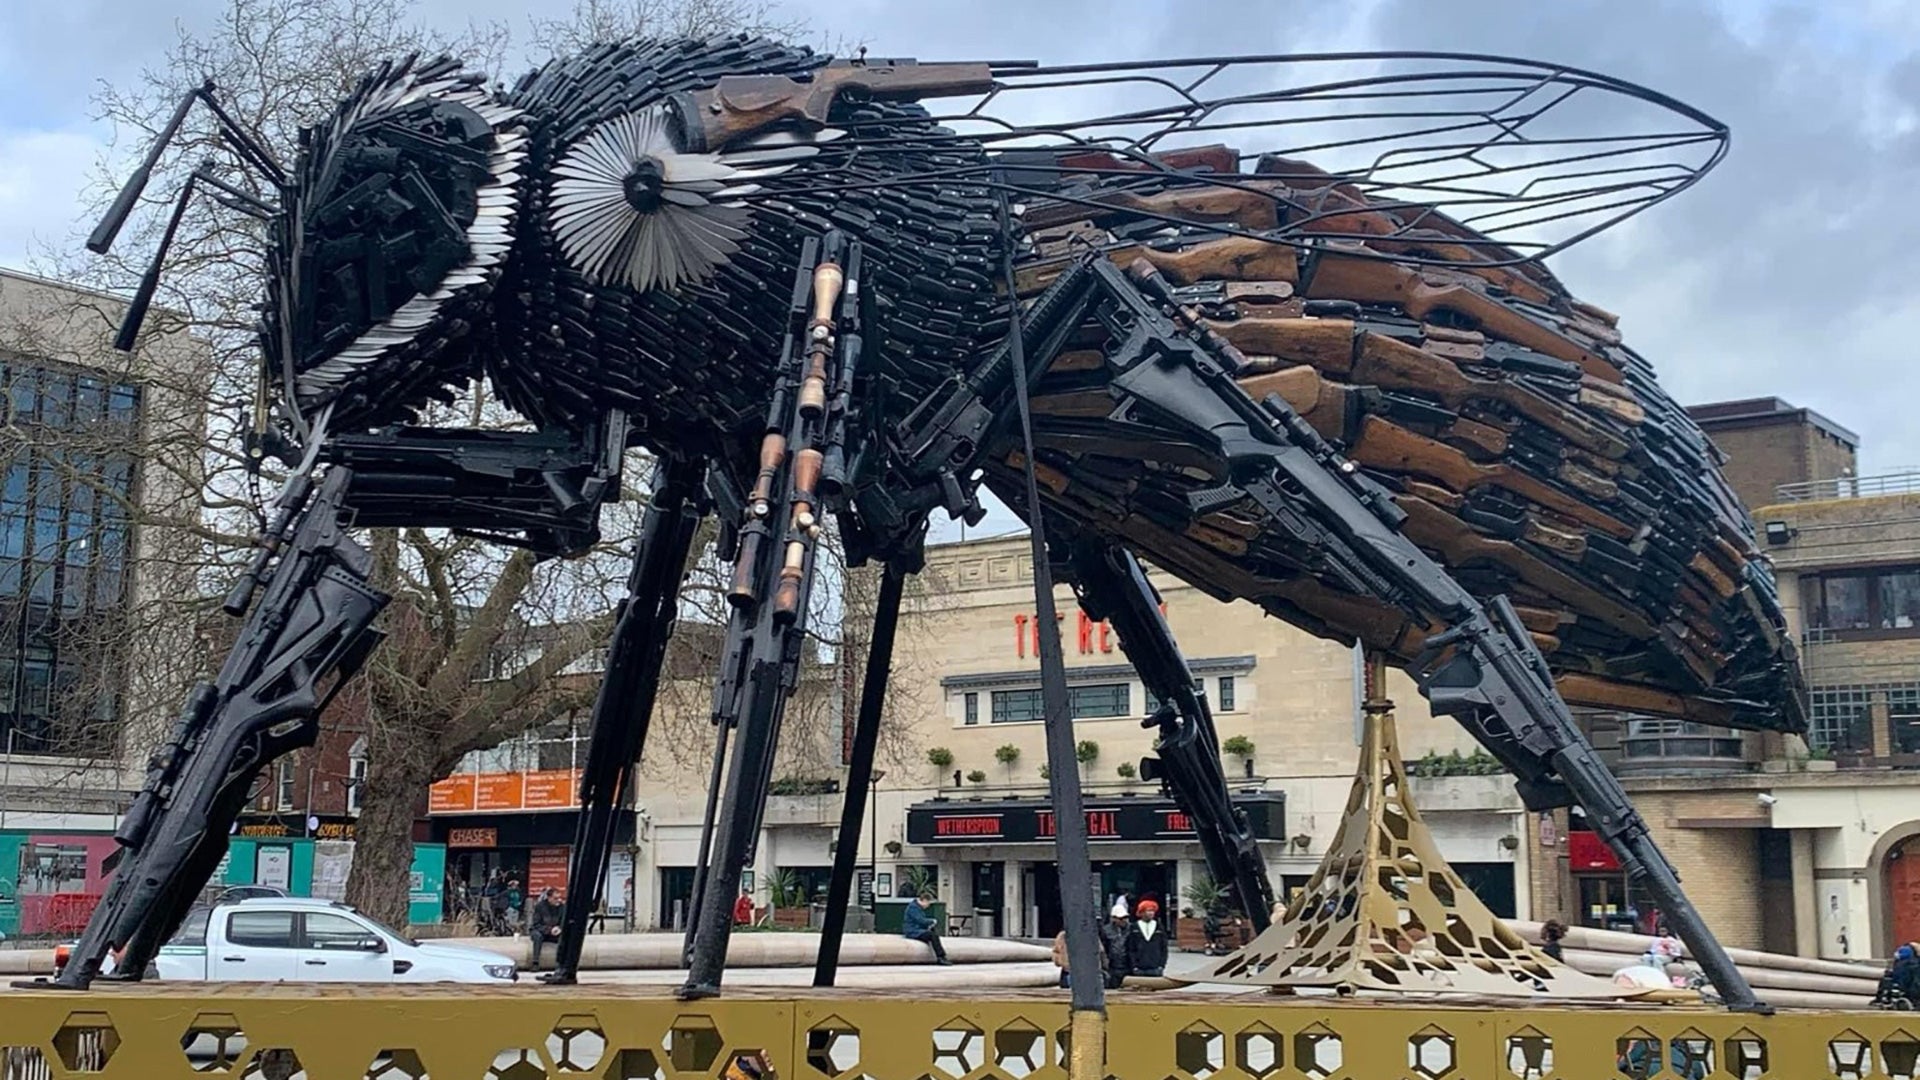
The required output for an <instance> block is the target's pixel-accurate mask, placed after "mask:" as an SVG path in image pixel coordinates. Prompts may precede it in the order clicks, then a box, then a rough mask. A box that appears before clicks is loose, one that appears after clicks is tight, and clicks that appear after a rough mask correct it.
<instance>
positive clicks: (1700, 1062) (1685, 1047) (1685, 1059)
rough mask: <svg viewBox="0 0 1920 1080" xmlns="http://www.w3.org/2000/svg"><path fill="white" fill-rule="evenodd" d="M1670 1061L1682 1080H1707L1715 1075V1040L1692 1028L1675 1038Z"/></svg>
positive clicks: (1671, 1046) (1671, 1045)
mask: <svg viewBox="0 0 1920 1080" xmlns="http://www.w3.org/2000/svg"><path fill="white" fill-rule="evenodd" d="M1670 1049H1671V1054H1670V1057H1669V1060H1670V1061H1671V1062H1672V1064H1673V1071H1674V1072H1675V1073H1677V1074H1679V1076H1680V1078H1681V1080H1705V1078H1706V1077H1708V1076H1711V1075H1713V1056H1714V1055H1713V1050H1714V1047H1713V1040H1712V1039H1709V1038H1707V1037H1706V1036H1705V1035H1702V1034H1701V1033H1700V1032H1698V1031H1695V1030H1693V1029H1691V1028H1689V1029H1687V1030H1686V1031H1683V1032H1681V1033H1680V1034H1679V1035H1676V1036H1674V1039H1673V1042H1672V1043H1671V1044H1670Z"/></svg>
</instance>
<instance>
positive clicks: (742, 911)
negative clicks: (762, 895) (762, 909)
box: [733, 892, 753, 926]
mask: <svg viewBox="0 0 1920 1080" xmlns="http://www.w3.org/2000/svg"><path fill="white" fill-rule="evenodd" d="M733 924H734V925H735V926H752V925H753V896H752V895H751V894H749V893H745V892H742V893H741V894H740V895H739V896H737V897H735V898H734V901H733Z"/></svg>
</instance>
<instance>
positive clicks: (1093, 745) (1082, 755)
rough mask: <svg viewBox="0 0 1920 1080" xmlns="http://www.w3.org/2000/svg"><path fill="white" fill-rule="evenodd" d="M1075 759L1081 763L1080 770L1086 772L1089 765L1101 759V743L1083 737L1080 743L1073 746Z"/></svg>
mask: <svg viewBox="0 0 1920 1080" xmlns="http://www.w3.org/2000/svg"><path fill="white" fill-rule="evenodd" d="M1073 759H1074V760H1075V761H1078V762H1079V763H1080V770H1081V771H1082V772H1085V771H1086V768H1087V766H1089V765H1091V764H1093V763H1094V762H1095V761H1098V760H1099V759H1100V744H1099V743H1097V742H1094V741H1093V740H1092V739H1081V740H1080V743H1079V745H1077V746H1075V747H1074V748H1073Z"/></svg>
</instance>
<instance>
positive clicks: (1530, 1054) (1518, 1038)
mask: <svg viewBox="0 0 1920 1080" xmlns="http://www.w3.org/2000/svg"><path fill="white" fill-rule="evenodd" d="M1506 1062H1507V1073H1508V1075H1510V1076H1513V1077H1514V1078H1515V1080H1546V1078H1547V1077H1548V1076H1551V1075H1552V1074H1553V1037H1552V1036H1550V1035H1545V1034H1542V1033H1541V1032H1540V1031H1538V1030H1536V1029H1534V1028H1530V1027H1527V1028H1521V1029H1520V1030H1519V1031H1516V1032H1514V1033H1513V1034H1511V1035H1509V1036H1507V1053H1506Z"/></svg>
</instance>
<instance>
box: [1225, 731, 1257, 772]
mask: <svg viewBox="0 0 1920 1080" xmlns="http://www.w3.org/2000/svg"><path fill="white" fill-rule="evenodd" d="M1220 749H1221V750H1224V751H1226V753H1227V754H1229V755H1230V756H1232V757H1237V758H1239V759H1240V767H1241V769H1243V770H1244V771H1245V772H1246V774H1247V775H1248V776H1252V775H1253V740H1252V739H1249V738H1247V737H1246V736H1245V735H1234V736H1231V737H1230V738H1228V739H1227V741H1226V742H1223V743H1221V744H1220Z"/></svg>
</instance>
